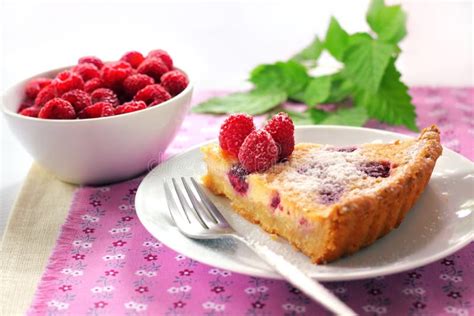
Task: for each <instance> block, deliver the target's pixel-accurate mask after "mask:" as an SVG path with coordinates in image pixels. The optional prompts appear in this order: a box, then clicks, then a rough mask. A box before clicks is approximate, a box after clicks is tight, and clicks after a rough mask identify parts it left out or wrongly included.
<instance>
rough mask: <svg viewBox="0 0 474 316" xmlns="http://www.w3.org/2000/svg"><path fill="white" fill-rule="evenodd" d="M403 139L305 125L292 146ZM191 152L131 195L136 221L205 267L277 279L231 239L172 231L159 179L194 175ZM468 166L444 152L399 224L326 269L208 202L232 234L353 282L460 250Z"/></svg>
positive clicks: (196, 164)
mask: <svg viewBox="0 0 474 316" xmlns="http://www.w3.org/2000/svg"><path fill="white" fill-rule="evenodd" d="M402 138H407V137H406V136H404V135H400V134H396V133H391V132H385V131H380V130H373V129H367V128H353V127H338V126H312V127H298V128H297V129H296V141H297V142H315V143H323V144H333V145H351V144H361V143H368V142H374V141H382V142H389V141H392V140H395V139H402ZM199 147H200V146H197V147H194V148H192V149H190V150H188V151H186V152H184V153H182V154H180V155H177V156H175V157H173V158H171V159H169V160H168V161H166V162H164V163H162V164H161V165H159V166H158V167H156V168H155V169H154V170H152V171H151V172H150V173H149V174H148V175H147V176H146V177H145V179H144V180H143V181H142V183H141V184H140V187H139V188H138V192H137V195H136V200H135V205H136V211H137V214H138V217H139V218H140V220H141V222H142V223H143V225H144V226H145V227H146V229H147V230H148V231H149V232H150V233H151V234H152V235H153V236H154V237H156V238H157V239H158V240H160V241H161V242H163V243H164V244H166V245H167V246H168V247H170V248H172V249H174V250H176V251H178V252H180V253H182V254H184V255H186V256H188V257H190V258H193V259H195V260H198V261H201V262H204V263H207V264H209V265H212V266H216V267H219V268H223V269H227V270H231V271H234V272H239V273H244V274H249V275H253V276H261V277H269V278H279V275H278V274H276V273H275V272H273V271H272V270H271V269H270V268H269V267H268V266H267V265H266V264H265V263H264V262H262V261H261V260H260V259H259V258H258V257H256V256H255V255H254V254H253V253H252V251H251V250H250V249H248V248H246V247H245V246H244V245H242V244H240V243H237V242H233V241H232V240H226V239H220V240H213V241H196V240H191V239H188V238H186V237H184V236H183V235H181V234H180V233H179V231H178V230H177V229H176V227H175V226H174V224H173V222H172V220H171V218H170V216H169V213H168V208H167V204H166V198H165V195H164V191H163V179H165V178H168V179H169V178H171V177H180V176H193V177H196V178H198V179H199V178H200V176H202V175H203V174H204V173H205V166H204V163H203V162H202V158H201V153H200V151H199ZM473 189H474V164H473V163H472V162H471V161H469V160H468V159H466V158H464V157H463V156H461V155H459V154H457V153H455V152H453V151H451V150H449V149H446V148H444V152H443V155H442V157H440V158H439V160H438V162H437V164H436V168H435V170H434V172H433V175H432V177H431V180H430V182H429V184H428V186H427V188H426V190H425V192H424V193H423V194H422V195H421V197H420V199H419V200H418V201H417V203H416V205H415V206H414V207H413V209H412V210H410V212H409V213H408V215H407V217H406V218H405V220H404V221H403V223H402V224H401V225H400V227H399V228H398V229H396V230H394V231H392V232H391V233H390V234H388V235H387V236H385V237H384V238H382V239H380V240H378V241H377V242H375V243H374V244H373V245H371V246H370V247H368V248H366V249H363V250H361V251H359V252H357V253H356V254H354V255H352V256H349V257H345V258H342V259H339V260H337V261H335V262H333V263H330V264H327V265H314V264H311V262H310V261H309V260H308V259H307V257H305V256H304V255H302V254H301V253H298V252H297V251H295V250H294V249H293V248H292V247H291V246H290V245H288V244H287V243H286V242H285V241H282V240H276V241H275V240H272V239H271V238H270V237H269V235H268V234H266V233H265V232H263V231H262V230H261V229H260V228H259V227H258V226H257V225H253V224H250V223H249V222H247V221H246V220H244V219H242V218H241V217H240V216H238V215H236V214H235V213H233V212H232V211H231V210H230V207H229V203H228V202H227V200H226V199H224V198H222V197H215V196H213V195H211V198H212V200H213V201H214V202H215V203H216V205H217V206H218V208H219V209H220V210H221V211H222V212H223V214H224V216H225V217H226V218H227V219H228V220H229V221H230V222H231V224H232V226H234V227H235V228H236V230H237V231H239V232H241V233H243V234H246V235H247V236H250V237H251V238H256V239H258V240H259V241H261V242H265V243H266V244H268V245H269V246H270V247H271V248H272V249H273V250H275V251H278V252H280V253H283V254H285V255H286V256H287V257H289V258H292V261H294V262H296V263H297V264H299V265H300V267H301V268H302V269H304V270H306V271H307V272H308V273H309V274H310V275H311V276H312V277H314V278H316V279H319V280H322V281H337V280H354V279H361V278H369V277H375V276H380V275H386V274H391V273H396V272H401V271H405V270H409V269H413V268H416V267H419V266H422V265H426V264H428V263H431V262H433V261H435V260H438V259H440V258H442V257H445V256H447V255H449V254H451V253H453V252H455V251H456V250H458V249H460V248H462V247H463V246H465V245H467V244H468V243H469V242H470V241H472V240H473V239H474V238H473V237H474V232H473V227H474V225H473V224H474V223H473V220H474V215H473V213H474V194H473Z"/></svg>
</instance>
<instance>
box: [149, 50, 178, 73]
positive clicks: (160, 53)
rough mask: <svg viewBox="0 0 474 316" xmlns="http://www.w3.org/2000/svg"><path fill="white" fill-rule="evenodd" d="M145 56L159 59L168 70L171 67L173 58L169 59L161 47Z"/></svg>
mask: <svg viewBox="0 0 474 316" xmlns="http://www.w3.org/2000/svg"><path fill="white" fill-rule="evenodd" d="M146 57H147V58H158V59H161V60H162V61H163V62H164V63H165V65H166V67H168V69H169V70H171V69H173V59H171V57H170V55H169V54H168V53H167V52H166V51H164V50H162V49H155V50H152V51H151V52H149V53H148V55H147V56H146Z"/></svg>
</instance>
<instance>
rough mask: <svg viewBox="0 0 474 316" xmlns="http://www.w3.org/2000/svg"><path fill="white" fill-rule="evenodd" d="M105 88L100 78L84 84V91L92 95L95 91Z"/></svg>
mask: <svg viewBox="0 0 474 316" xmlns="http://www.w3.org/2000/svg"><path fill="white" fill-rule="evenodd" d="M103 87H105V85H104V82H103V81H102V79H100V78H94V79H91V80H89V81H87V82H86V83H84V91H85V92H87V93H92V92H94V90H97V89H99V88H103Z"/></svg>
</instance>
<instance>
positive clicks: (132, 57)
mask: <svg viewBox="0 0 474 316" xmlns="http://www.w3.org/2000/svg"><path fill="white" fill-rule="evenodd" d="M120 60H123V61H126V62H127V63H129V64H130V65H131V66H132V67H133V68H135V69H136V68H138V66H140V64H141V63H142V62H143V60H145V57H143V55H142V54H141V53H140V52H137V51H131V52H128V53H125V55H123V56H122V58H120Z"/></svg>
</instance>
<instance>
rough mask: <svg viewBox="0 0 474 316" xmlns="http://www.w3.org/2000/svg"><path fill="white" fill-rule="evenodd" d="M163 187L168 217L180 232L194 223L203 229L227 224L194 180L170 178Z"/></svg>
mask: <svg viewBox="0 0 474 316" xmlns="http://www.w3.org/2000/svg"><path fill="white" fill-rule="evenodd" d="M170 182H171V183H170ZM163 185H164V190H165V194H166V199H167V201H168V209H169V212H170V215H171V217H172V218H173V220H174V222H175V223H176V225H177V226H178V228H180V229H181V230H183V228H184V226H189V225H193V224H195V223H196V222H198V223H199V224H200V226H201V227H202V228H204V229H209V228H210V227H211V226H214V225H219V224H220V225H222V224H224V225H226V224H227V222H226V220H225V219H224V217H223V216H222V215H221V214H220V212H219V211H218V210H217V208H216V206H215V205H214V204H213V203H212V201H211V200H210V199H209V198H208V197H207V196H206V193H204V191H203V189H202V188H201V186H200V185H199V184H198V183H197V181H196V180H195V179H194V178H192V177H191V178H189V179H186V178H184V177H181V181H179V180H178V179H176V178H172V179H171V181H166V180H165V181H164V184H163Z"/></svg>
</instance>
